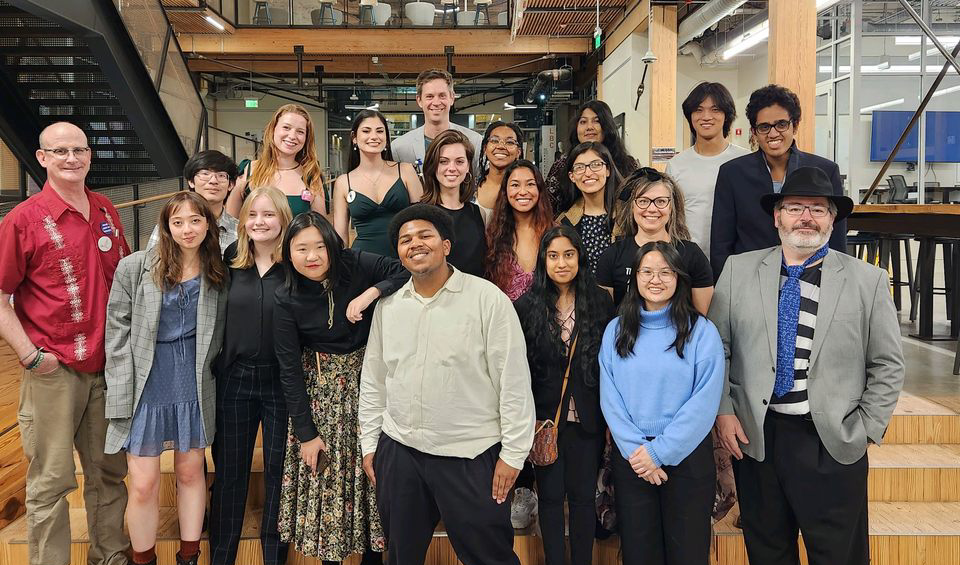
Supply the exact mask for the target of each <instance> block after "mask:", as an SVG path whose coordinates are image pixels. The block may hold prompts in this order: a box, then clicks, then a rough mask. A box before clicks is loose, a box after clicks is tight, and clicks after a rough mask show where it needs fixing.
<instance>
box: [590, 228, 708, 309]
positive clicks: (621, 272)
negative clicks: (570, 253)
mask: <svg viewBox="0 0 960 565" xmlns="http://www.w3.org/2000/svg"><path fill="white" fill-rule="evenodd" d="M674 247H676V248H677V251H678V252H679V253H680V260H681V261H682V262H683V267H684V269H686V271H687V273H688V274H689V275H690V278H691V279H692V281H693V288H707V287H711V286H713V272H712V271H711V270H710V261H709V260H708V259H707V256H706V255H704V254H703V251H701V250H700V246H698V245H697V244H696V243H693V242H692V241H686V240H678V241H676V242H675V243H674ZM639 250H640V246H639V245H637V240H635V239H634V238H632V237H626V238H624V239H621V240H620V241H618V242H616V243H614V244H613V245H611V246H610V247H608V248H607V250H606V251H604V252H603V255H601V256H600V261H599V262H598V263H597V283H598V284H599V285H600V286H606V287H611V288H613V303H614V304H615V305H617V306H619V305H620V301H622V300H623V297H624V295H626V294H627V288H628V287H629V285H630V284H632V283H633V280H634V276H633V272H632V271H633V260H634V259H635V258H636V256H637V251H639Z"/></svg>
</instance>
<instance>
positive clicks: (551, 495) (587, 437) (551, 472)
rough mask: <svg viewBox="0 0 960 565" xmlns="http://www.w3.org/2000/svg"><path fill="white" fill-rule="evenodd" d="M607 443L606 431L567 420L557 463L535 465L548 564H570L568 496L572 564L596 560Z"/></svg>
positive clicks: (561, 433)
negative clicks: (599, 477) (565, 508)
mask: <svg viewBox="0 0 960 565" xmlns="http://www.w3.org/2000/svg"><path fill="white" fill-rule="evenodd" d="M603 442H604V436H603V434H602V433H599V434H595V433H589V432H587V431H585V430H584V429H583V426H581V425H580V424H576V423H573V422H566V423H565V424H564V427H563V429H562V430H561V431H560V437H559V440H558V445H557V448H558V449H557V451H558V456H557V460H556V462H554V463H553V464H552V465H547V466H545V467H534V471H535V472H536V476H537V495H538V498H539V505H540V531H541V533H542V535H543V553H544V556H545V557H546V561H547V565H564V564H565V563H566V558H565V555H566V549H565V544H564V530H565V529H566V528H564V516H563V501H564V498H566V499H567V502H568V505H569V507H570V563H571V564H572V565H590V564H591V563H592V562H593V536H594V533H595V531H596V523H597V512H596V507H595V503H594V496H595V494H596V489H597V471H598V470H599V468H600V452H601V451H602V450H603Z"/></svg>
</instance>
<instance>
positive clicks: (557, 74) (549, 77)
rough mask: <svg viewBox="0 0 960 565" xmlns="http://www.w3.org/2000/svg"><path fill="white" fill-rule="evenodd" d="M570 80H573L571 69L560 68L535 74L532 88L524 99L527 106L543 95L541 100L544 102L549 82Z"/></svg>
mask: <svg viewBox="0 0 960 565" xmlns="http://www.w3.org/2000/svg"><path fill="white" fill-rule="evenodd" d="M571 78H573V69H572V68H571V67H560V68H559V69H550V70H547V71H540V72H539V73H537V76H536V78H535V79H534V81H533V86H531V87H530V91H529V92H527V96H526V98H525V100H526V101H527V104H533V103H534V102H536V100H537V97H538V96H540V95H543V99H544V100H545V99H546V90H547V87H548V86H549V85H550V83H551V82H562V81H566V80H570V79H571Z"/></svg>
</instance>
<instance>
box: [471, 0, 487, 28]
mask: <svg viewBox="0 0 960 565" xmlns="http://www.w3.org/2000/svg"><path fill="white" fill-rule="evenodd" d="M473 5H474V10H476V11H477V12H476V13H475V14H474V15H473V25H475V26H478V25H480V14H483V19H484V20H486V24H487V25H490V11H489V8H490V0H474V1H473Z"/></svg>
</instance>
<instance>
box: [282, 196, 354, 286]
mask: <svg viewBox="0 0 960 565" xmlns="http://www.w3.org/2000/svg"><path fill="white" fill-rule="evenodd" d="M307 228H317V230H318V231H319V232H320V237H321V238H322V239H323V245H324V246H325V247H326V248H327V264H328V265H329V267H328V268H327V281H329V283H330V284H329V286H328V288H330V289H332V288H333V287H335V286H336V285H337V281H338V280H339V276H340V272H341V270H342V269H341V267H342V264H341V257H340V256H341V255H342V252H343V242H342V241H340V236H339V235H337V231H336V230H335V229H333V226H332V225H330V222H329V221H327V219H326V218H324V217H323V215H321V214H320V213H318V212H313V211H310V212H303V213H301V214H298V215H297V217H296V218H294V219H293V221H292V222H290V226H289V227H288V228H287V235H286V236H284V238H283V269H284V272H286V274H287V289H288V290H289V291H290V292H291V293H296V292H298V291H299V290H300V279H301V278H304V277H303V275H301V274H300V273H298V272H297V269H296V268H295V267H294V266H293V260H292V259H291V257H290V243H291V242H292V241H293V238H294V237H296V236H297V234H298V233H300V232H302V231H303V230H305V229H307Z"/></svg>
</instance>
